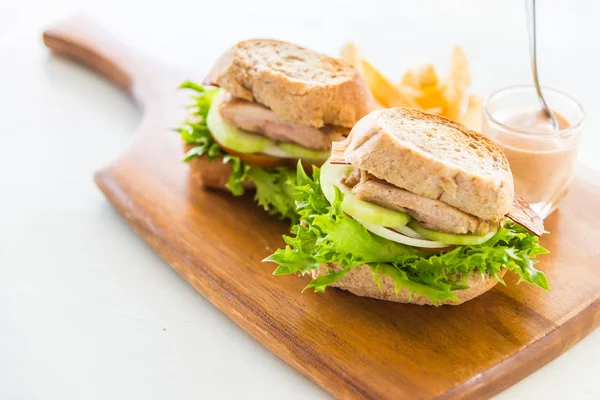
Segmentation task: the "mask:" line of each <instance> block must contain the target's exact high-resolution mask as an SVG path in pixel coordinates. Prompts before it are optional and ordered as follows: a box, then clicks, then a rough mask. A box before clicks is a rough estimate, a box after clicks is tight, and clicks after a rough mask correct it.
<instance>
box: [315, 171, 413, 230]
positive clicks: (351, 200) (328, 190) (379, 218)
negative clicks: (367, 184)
mask: <svg viewBox="0 0 600 400" xmlns="http://www.w3.org/2000/svg"><path fill="white" fill-rule="evenodd" d="M353 169H354V168H353V167H352V166H350V165H333V164H330V163H329V160H328V161H325V164H323V166H322V167H321V190H323V194H324V195H325V197H326V198H327V200H328V201H329V203H333V200H334V199H335V189H334V186H337V188H338V189H340V190H341V191H342V193H344V200H343V201H342V211H344V212H345V213H346V214H349V215H351V216H352V217H354V218H356V219H357V220H361V221H365V222H367V223H370V224H374V225H379V226H389V227H399V226H404V225H406V224H407V223H408V221H410V216H409V215H408V214H406V213H402V212H398V211H393V210H388V209H387V208H383V207H380V206H378V205H375V204H372V203H368V202H366V201H363V200H360V199H358V198H357V197H356V195H355V194H354V193H352V191H351V190H350V189H349V188H348V187H346V186H344V185H343V184H342V183H341V180H342V178H345V177H346V176H348V175H349V174H350V173H351V172H352V170H353Z"/></svg>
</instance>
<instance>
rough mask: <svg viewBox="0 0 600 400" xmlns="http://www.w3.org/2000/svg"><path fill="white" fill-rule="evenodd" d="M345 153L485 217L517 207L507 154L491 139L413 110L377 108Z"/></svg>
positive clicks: (357, 163)
mask: <svg viewBox="0 0 600 400" xmlns="http://www.w3.org/2000/svg"><path fill="white" fill-rule="evenodd" d="M347 140H348V142H347V146H346V150H345V152H344V157H345V159H346V161H348V162H350V163H351V164H352V165H353V166H354V167H355V168H359V169H362V170H365V171H367V172H369V173H371V174H372V175H374V176H376V177H377V178H379V179H383V180H384V181H386V182H389V183H391V184H393V185H395V186H397V187H399V188H402V189H406V190H408V191H410V192H412V193H415V194H417V195H419V196H423V197H427V198H429V199H434V200H439V201H442V202H444V203H446V204H449V205H451V206H453V207H456V208H457V209H459V210H461V211H464V212H465V213H468V214H471V215H475V216H477V217H479V218H481V219H483V220H485V221H498V220H500V219H502V218H504V216H505V215H506V214H507V213H509V212H510V211H511V209H512V204H513V198H514V194H515V193H514V183H513V177H512V173H511V171H510V167H509V165H508V160H507V158H506V156H505V155H504V153H502V151H501V150H500V149H499V148H498V147H497V146H496V145H495V144H494V143H493V142H492V141H491V140H490V139H488V138H487V137H485V136H483V135H481V134H479V133H477V132H473V131H471V130H469V129H468V128H466V127H464V126H462V125H460V124H459V123H456V122H454V121H451V120H449V119H447V118H444V117H440V116H438V115H433V114H428V113H425V112H422V111H419V110H414V109H408V108H390V109H387V110H381V111H375V112H372V113H371V114H369V115H368V116H366V117H364V118H363V119H361V120H360V121H359V122H358V123H357V124H356V125H355V126H354V128H353V129H352V131H351V132H350V136H349V137H348V139H347Z"/></svg>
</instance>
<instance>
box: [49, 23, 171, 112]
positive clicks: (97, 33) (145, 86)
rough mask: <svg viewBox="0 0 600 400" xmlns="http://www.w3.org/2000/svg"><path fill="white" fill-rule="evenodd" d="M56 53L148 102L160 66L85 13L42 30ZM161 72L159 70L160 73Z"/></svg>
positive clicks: (137, 99) (50, 47)
mask: <svg viewBox="0 0 600 400" xmlns="http://www.w3.org/2000/svg"><path fill="white" fill-rule="evenodd" d="M43 40H44V43H45V44H46V46H47V47H48V48H49V49H51V50H52V51H53V52H54V53H56V54H58V55H61V56H64V57H67V58H70V59H72V60H74V61H77V62H79V63H81V64H83V65H84V66H86V67H88V68H90V69H92V70H94V71H96V72H97V73H99V74H100V75H102V76H103V77H105V78H106V79H108V80H110V81H112V82H114V83H115V84H117V85H118V86H119V87H120V88H121V89H123V90H124V91H125V92H127V93H128V94H130V95H131V97H132V98H134V99H135V100H136V101H137V102H138V103H140V104H141V105H145V103H146V102H147V101H148V100H149V99H150V97H149V96H150V94H151V93H152V91H153V90H152V88H153V86H154V84H153V82H152V80H151V79H150V77H151V76H153V75H154V76H156V75H157V72H159V71H157V69H160V68H161V67H160V66H158V65H157V64H156V63H154V62H152V61H150V60H148V59H146V58H145V57H143V56H141V55H140V54H139V53H137V52H135V51H134V50H132V49H131V48H129V47H127V46H126V45H124V44H123V43H121V42H120V41H119V40H117V39H116V38H114V37H113V36H112V35H110V34H109V33H107V32H106V31H104V30H103V29H101V28H100V27H98V26H97V25H96V24H95V23H94V21H93V20H91V19H90V18H88V17H84V16H75V17H71V18H69V19H67V20H65V21H63V22H61V23H58V24H56V25H54V26H52V27H50V28H48V29H47V30H45V31H44V33H43ZM159 75H160V72H159Z"/></svg>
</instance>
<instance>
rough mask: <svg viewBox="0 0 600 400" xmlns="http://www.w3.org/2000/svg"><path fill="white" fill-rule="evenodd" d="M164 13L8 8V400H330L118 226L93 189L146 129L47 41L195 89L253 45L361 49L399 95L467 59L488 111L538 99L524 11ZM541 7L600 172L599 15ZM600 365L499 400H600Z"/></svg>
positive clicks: (173, 9) (308, 6) (3, 394)
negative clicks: (74, 33)
mask: <svg viewBox="0 0 600 400" xmlns="http://www.w3.org/2000/svg"><path fill="white" fill-rule="evenodd" d="M154 3H158V2H151V1H143V2H142V1H125V0H105V1H100V0H98V1H77V0H53V1H43V0H38V1H34V0H2V1H0V398H1V399H108V398H110V399H129V398H144V399H167V398H169V399H196V398H217V399H220V398H252V399H282V398H286V399H301V398H302V399H304V398H328V397H329V395H328V394H327V393H326V392H324V391H323V390H322V389H320V388H319V387H318V386H317V385H315V384H313V383H312V382H311V381H309V380H308V379H307V378H305V377H304V376H303V375H301V374H300V373H298V372H296V371H295V370H294V369H293V368H291V367H289V366H287V365H286V364H285V363H284V362H283V361H281V360H280V359H278V358H277V357H276V356H275V355H273V354H271V353H270V352H269V351H268V350H266V349H265V348H263V347H262V346H261V345H260V344H258V343H257V342H255V341H254V340H253V339H252V338H251V337H250V336H249V335H247V334H246V333H245V332H244V331H243V330H242V329H240V328H239V327H237V326H236V325H235V324H234V323H233V322H231V321H230V320H229V319H228V318H227V317H225V316H224V315H223V314H222V313H221V312H220V311H219V310H217V309H216V308H215V307H214V306H212V305H211V304H210V303H209V302H208V301H207V300H205V299H204V298H203V297H202V296H201V295H199V294H198V293H196V291H195V290H194V289H193V288H192V287H191V286H189V285H188V284H187V283H186V282H185V281H184V280H183V279H182V278H180V277H179V276H178V275H177V274H176V273H175V272H174V271H173V270H172V269H171V268H170V267H169V266H168V265H167V264H166V263H165V262H164V261H162V260H161V259H160V258H159V257H158V256H156V255H155V254H154V253H153V252H152V251H151V250H150V248H149V247H148V246H146V245H145V243H144V242H143V241H142V240H141V239H139V238H138V237H137V236H136V235H135V234H134V233H133V232H132V231H131V230H130V229H129V228H128V226H127V225H126V224H125V223H124V222H123V220H122V219H121V218H120V217H119V216H118V215H117V214H116V213H115V211H113V210H112V208H111V207H110V206H109V204H108V203H107V202H106V200H105V199H104V198H103V196H102V195H101V194H100V192H99V191H98V190H97V189H96V187H95V186H94V183H93V181H92V174H93V172H94V171H95V170H96V169H98V168H99V167H101V166H102V165H104V164H105V163H107V162H108V161H110V160H111V159H112V158H114V157H115V156H116V155H117V154H119V152H120V151H121V150H122V149H124V148H125V147H126V146H127V145H128V143H129V141H130V140H131V133H132V132H133V131H134V129H135V128H136V124H137V123H138V121H139V117H140V114H139V112H138V111H137V110H136V108H135V107H134V106H133V105H132V104H131V103H130V102H129V101H128V99H127V98H126V96H125V95H124V94H123V93H121V92H119V91H118V90H117V89H116V88H114V87H113V86H111V85H110V84H108V83H106V82H104V81H103V80H101V79H99V78H98V77H96V76H94V75H93V74H92V73H90V72H88V71H86V70H84V69H82V68H80V67H78V66H75V65H73V64H71V63H69V62H66V61H63V60H59V59H56V58H53V57H51V56H50V55H49V54H48V52H47V51H46V50H45V49H44V48H43V47H42V45H41V43H40V38H39V33H40V31H41V29H42V27H43V26H44V25H47V24H48V23H50V22H52V21H53V20H56V19H58V18H62V17H64V16H67V15H69V14H72V13H74V12H84V13H87V14H89V15H91V16H93V17H95V18H97V19H98V20H99V21H100V22H101V23H102V24H104V25H105V26H106V27H108V28H109V29H110V30H112V31H113V32H114V33H115V34H117V35H118V36H119V37H121V38H122V39H123V40H124V41H126V42H128V43H129V44H131V45H133V46H135V47H137V48H140V49H142V50H143V51H144V52H146V53H147V54H149V55H151V56H153V57H156V58H158V59H162V60H167V61H169V62H170V63H172V64H175V65H178V66H181V67H185V68H188V69H190V70H194V69H195V70H196V71H206V69H207V68H208V67H209V66H210V64H211V62H212V61H213V60H214V59H215V57H216V56H217V55H218V54H219V53H220V52H221V51H222V50H223V49H224V48H225V47H227V46H229V45H231V44H233V43H234V42H236V41H238V40H241V39H244V38H248V37H257V36H269V37H278V38H282V39H287V40H290V41H295V42H298V43H301V44H304V45H306V46H309V47H312V48H315V49H318V50H321V51H324V52H329V53H336V52H337V50H338V48H339V47H340V46H341V45H342V43H343V42H344V41H346V40H349V39H353V40H355V41H357V42H358V44H359V45H360V46H361V47H363V48H364V49H365V53H366V55H367V57H368V58H370V59H372V61H373V62H374V63H375V64H376V65H377V66H380V67H381V68H382V69H383V70H384V71H385V72H386V73H387V74H388V75H391V76H394V77H397V78H399V77H400V74H401V72H402V71H403V70H404V69H405V68H406V67H408V66H411V65H413V64H415V63H419V62H425V61H429V60H431V61H434V62H436V63H440V65H445V64H447V58H448V54H449V52H450V49H451V46H452V45H453V44H460V45H463V46H464V48H465V50H466V51H467V53H468V55H469V58H470V61H471V66H472V71H473V88H474V90H476V91H479V92H482V93H484V92H489V91H490V90H492V89H494V88H497V87H500V86H503V85H506V84H509V83H523V82H528V81H529V69H528V64H527V41H526V29H525V19H524V14H523V4H522V2H521V0H510V1H503V2H500V1H492V0H490V1H482V0H446V1H423V2H416V1H395V2H392V1H389V2H384V1H375V0H371V1H342V0H338V1H317V0H304V1H298V2H293V3H292V2H285V1H279V2H275V1H274V2H268V1H262V0H261V1H257V0H252V1H239V2H234V1H229V0H216V1H202V0H195V1H193V0H190V1H183V0H170V1H167V2H161V5H156V4H154ZM321 3H322V4H321ZM538 3H542V4H541V7H540V8H541V9H540V39H541V41H542V43H541V50H540V54H541V61H540V63H541V77H542V80H543V82H545V83H546V84H548V85H550V86H555V87H557V88H560V89H563V90H565V91H567V92H569V93H571V94H573V95H574V96H575V97H577V98H579V99H580V100H581V101H582V103H583V105H584V107H585V108H586V109H587V111H588V113H589V115H588V125H587V129H586V136H585V138H584V141H583V147H582V151H581V156H580V160H581V163H582V164H585V165H587V166H589V167H592V168H595V169H600V157H598V151H599V150H600V139H599V135H598V129H599V128H600V119H599V118H598V113H597V112H595V111H596V110H595V107H597V103H598V101H597V98H598V93H599V89H600V87H599V86H600V85H599V78H598V71H599V70H600V55H599V54H600V52H599V50H600V46H599V45H598V38H600V23H599V22H598V15H600V3H599V2H596V1H591V0H590V1H584V0H580V1H574V2H565V1H562V2H561V1H559V0H554V1H550V0H545V1H543V2H538ZM567 3H568V4H567ZM554 284H555V285H558V284H560V283H559V282H554ZM310 295H311V294H307V296H310ZM599 356H600V331H596V332H595V333H593V334H591V335H590V336H589V337H587V338H586V339H584V340H583V341H582V342H581V343H580V344H578V345H576V346H575V347H574V348H573V349H572V350H570V351H569V352H567V353H566V354H564V355H563V356H561V357H559V358H558V359H557V360H555V361H553V362H551V363H550V364H548V365H547V366H546V367H544V368H542V369H541V370H539V371H538V372H536V373H534V374H533V375H531V376H530V377H528V378H526V379H525V380H523V381H522V382H520V383H518V384H517V385H515V386H513V387H512V388H510V389H509V390H507V391H506V392H504V393H503V394H501V395H500V396H499V398H506V399H534V398H548V399H564V398H570V399H593V398H600V388H599V386H598V384H599V383H598V377H600V361H599V360H598V357H599Z"/></svg>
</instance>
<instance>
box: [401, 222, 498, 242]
mask: <svg viewBox="0 0 600 400" xmlns="http://www.w3.org/2000/svg"><path fill="white" fill-rule="evenodd" d="M408 227H409V228H411V229H413V230H414V231H415V232H417V233H418V234H419V235H421V236H424V237H426V238H427V239H429V240H434V241H436V242H441V243H445V244H456V245H469V244H482V243H485V242H487V241H488V240H490V239H491V238H492V237H493V236H494V235H495V234H496V232H497V229H496V230H495V231H493V232H490V233H487V234H485V235H482V236H478V235H471V234H464V235H458V234H454V233H446V232H438V231H434V230H431V229H427V228H423V227H422V226H421V225H420V224H419V223H418V222H417V221H415V220H413V221H410V222H409V223H408Z"/></svg>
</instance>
